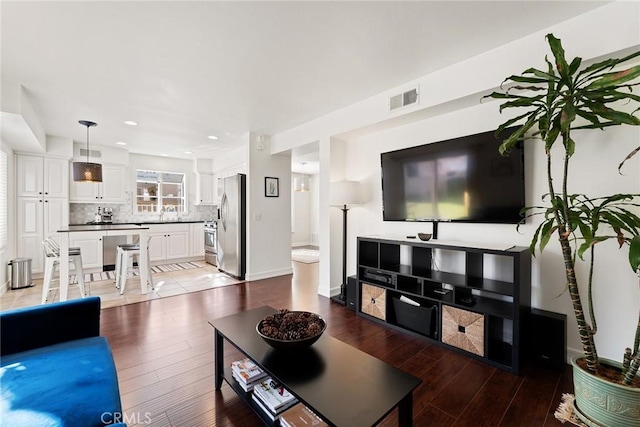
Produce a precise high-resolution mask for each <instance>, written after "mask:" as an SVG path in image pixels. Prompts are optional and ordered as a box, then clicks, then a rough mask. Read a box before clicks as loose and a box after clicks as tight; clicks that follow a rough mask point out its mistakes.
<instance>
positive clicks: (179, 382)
mask: <svg viewBox="0 0 640 427" xmlns="http://www.w3.org/2000/svg"><path fill="white" fill-rule="evenodd" d="M293 264H294V275H293V276H283V277H279V278H274V279H267V280H261V281H254V282H251V283H245V284H239V285H233V286H227V287H223V288H216V289H210V290H206V291H202V292H195V293H189V294H185V295H178V296H175V297H169V298H163V299H158V300H152V301H148V302H142V303H137V304H130V305H126V306H121V307H113V308H107V309H104V310H102V319H101V324H102V334H103V335H105V336H106V337H107V338H108V340H109V342H110V343H111V346H112V350H113V353H114V357H115V361H116V367H117V369H118V377H119V381H120V393H121V395H122V404H123V409H124V417H125V420H126V421H127V423H128V425H130V426H133V425H152V426H172V427H175V426H194V427H196V426H198V427H201V426H238V427H251V426H260V425H262V424H261V422H260V421H259V419H258V418H257V417H256V416H254V415H253V413H252V412H251V410H249V409H248V407H246V406H245V404H244V403H243V402H242V401H241V400H240V399H239V398H238V397H237V396H236V395H235V393H234V392H233V391H232V390H231V389H230V388H229V386H228V385H224V386H223V388H222V390H221V391H220V392H215V391H214V387H213V330H212V328H211V326H210V325H209V324H208V323H207V322H208V320H210V319H213V318H216V317H222V316H226V315H229V314H233V313H237V312H238V311H241V310H245V309H248V308H254V307H258V306H261V305H270V306H272V307H275V308H289V309H298V310H309V311H314V312H317V313H319V314H321V315H322V316H323V317H324V318H325V319H327V323H328V328H327V332H326V333H328V334H330V335H332V336H333V337H335V338H337V339H340V340H342V341H344V342H346V343H347V344H350V345H352V346H354V347H356V348H359V349H360V350H362V351H365V352H367V353H369V354H371V355H373V356H375V357H377V358H379V359H381V360H384V361H386V362H387V363H390V364H392V365H394V366H396V367H398V368H400V369H403V370H405V371H407V372H410V373H412V374H413V375H415V376H417V377H420V378H421V379H422V381H423V382H422V384H421V385H420V386H419V387H418V388H417V389H416V391H415V392H414V406H413V408H414V425H416V426H434V427H438V426H454V425H455V426H473V427H477V426H505V427H506V426H536V427H540V426H560V425H562V424H561V423H560V422H559V421H557V420H556V419H555V418H554V417H553V412H554V411H555V409H556V408H557V406H558V404H559V403H560V398H561V396H562V393H566V392H571V390H572V384H571V371H570V368H568V367H567V369H565V371H564V372H560V373H558V372H554V371H549V370H545V369H541V368H536V367H533V366H527V367H525V369H524V372H523V374H522V375H521V376H514V375H511V374H508V373H506V372H503V371H501V370H498V369H495V368H492V367H490V366H488V365H486V364H483V363H481V362H478V361H475V360H473V359H471V358H468V357H465V356H464V355H461V354H458V353H456V352H452V351H449V350H446V349H444V348H442V347H439V346H437V345H434V344H430V343H428V342H426V341H423V340H419V339H416V338H413V337H410V336H408V335H405V334H403V333H399V332H395V331H392V330H391V329H388V328H385V327H382V326H380V325H377V324H375V323H373V322H370V321H367V320H364V319H362V318H359V317H357V316H356V315H355V313H353V312H351V311H349V310H347V309H345V308H344V307H342V306H340V305H337V304H335V303H331V302H330V301H329V299H327V298H325V297H321V296H318V295H317V292H316V288H317V283H318V264H317V263H316V264H302V263H297V262H294V263H293ZM354 399H357V396H354ZM149 420H150V422H149ZM396 422H397V414H396V412H395V411H393V412H392V413H390V414H389V416H388V417H387V418H386V419H385V420H383V422H382V423H381V425H383V426H393V425H396ZM344 427H351V426H344Z"/></svg>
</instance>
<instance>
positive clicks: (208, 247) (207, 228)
mask: <svg viewBox="0 0 640 427" xmlns="http://www.w3.org/2000/svg"><path fill="white" fill-rule="evenodd" d="M216 232H217V228H216V223H215V222H214V221H211V222H205V223H204V260H205V261H206V262H208V263H209V264H212V265H218V264H217V263H218V260H217V250H216Z"/></svg>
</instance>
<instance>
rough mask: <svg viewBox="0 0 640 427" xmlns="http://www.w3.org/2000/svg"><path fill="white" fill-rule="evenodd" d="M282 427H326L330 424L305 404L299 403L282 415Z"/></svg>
mask: <svg viewBox="0 0 640 427" xmlns="http://www.w3.org/2000/svg"><path fill="white" fill-rule="evenodd" d="M280 425H281V426H282V427H308V426H314V427H325V426H328V424H327V423H326V422H325V421H324V420H323V419H322V418H320V417H319V416H317V415H316V414H315V413H314V412H313V411H312V410H311V409H309V408H307V407H306V406H305V405H304V404H302V403H298V404H296V405H293V406H292V407H291V408H289V409H287V410H286V411H284V412H283V413H282V414H281V415H280Z"/></svg>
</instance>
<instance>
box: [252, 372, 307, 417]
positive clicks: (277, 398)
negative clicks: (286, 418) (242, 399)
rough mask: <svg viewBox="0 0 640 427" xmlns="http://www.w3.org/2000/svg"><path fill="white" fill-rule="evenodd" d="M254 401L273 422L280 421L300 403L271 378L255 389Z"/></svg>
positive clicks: (257, 385)
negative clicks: (283, 414)
mask: <svg viewBox="0 0 640 427" xmlns="http://www.w3.org/2000/svg"><path fill="white" fill-rule="evenodd" d="M253 401H254V402H255V403H256V404H257V405H258V406H259V407H260V409H262V410H263V411H264V413H265V414H267V416H268V417H269V418H270V419H272V420H277V419H279V418H280V415H281V414H282V413H283V412H284V411H286V410H287V409H289V408H290V407H292V406H293V405H295V404H296V403H298V399H296V398H295V397H294V396H293V395H292V394H291V393H289V391H288V390H287V389H286V388H284V387H282V386H281V385H279V384H276V382H275V381H273V380H272V379H271V378H267V379H265V380H264V381H261V382H260V383H259V384H256V385H255V387H253Z"/></svg>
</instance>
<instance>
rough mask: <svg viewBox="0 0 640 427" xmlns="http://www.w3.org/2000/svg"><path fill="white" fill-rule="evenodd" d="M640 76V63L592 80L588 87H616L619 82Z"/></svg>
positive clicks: (592, 88)
mask: <svg viewBox="0 0 640 427" xmlns="http://www.w3.org/2000/svg"><path fill="white" fill-rule="evenodd" d="M638 76H640V65H637V66H635V67H631V68H628V69H626V70H622V71H618V72H615V73H607V74H604V75H603V76H601V77H600V78H598V79H597V80H594V81H593V82H591V83H590V84H589V85H588V86H587V89H591V90H594V89H599V88H610V87H615V86H617V85H619V84H622V83H625V82H628V81H631V80H634V79H635V78H637V77H638Z"/></svg>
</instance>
